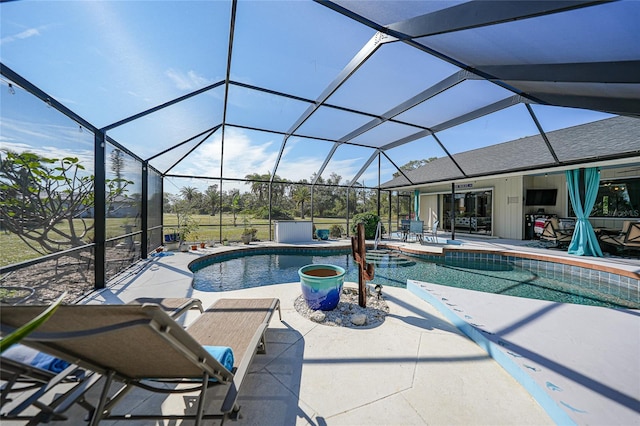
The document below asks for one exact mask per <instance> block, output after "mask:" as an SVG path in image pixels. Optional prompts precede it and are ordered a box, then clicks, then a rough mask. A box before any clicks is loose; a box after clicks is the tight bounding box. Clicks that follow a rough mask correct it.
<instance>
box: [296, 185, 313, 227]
mask: <svg viewBox="0 0 640 426" xmlns="http://www.w3.org/2000/svg"><path fill="white" fill-rule="evenodd" d="M291 198H292V199H293V201H294V202H295V203H296V206H300V216H301V218H302V219H304V203H305V202H306V201H310V200H311V191H309V187H308V186H296V188H295V189H294V190H293V191H291Z"/></svg>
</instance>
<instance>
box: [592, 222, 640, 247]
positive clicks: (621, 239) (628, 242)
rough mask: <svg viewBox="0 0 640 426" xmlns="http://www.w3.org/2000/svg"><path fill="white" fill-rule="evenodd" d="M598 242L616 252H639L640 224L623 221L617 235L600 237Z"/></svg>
mask: <svg viewBox="0 0 640 426" xmlns="http://www.w3.org/2000/svg"><path fill="white" fill-rule="evenodd" d="M600 241H601V242H602V243H604V244H608V245H610V246H612V247H614V248H615V249H616V250H617V251H621V252H625V251H633V250H637V251H640V222H630V221H625V223H624V225H623V227H622V231H621V232H620V234H618V235H602V236H600Z"/></svg>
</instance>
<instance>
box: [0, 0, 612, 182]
mask: <svg viewBox="0 0 640 426" xmlns="http://www.w3.org/2000/svg"><path fill="white" fill-rule="evenodd" d="M381 5H382V4H381ZM0 12H1V19H2V21H1V26H0V27H1V28H0V31H1V34H0V57H1V60H2V62H3V64H5V65H7V66H9V67H10V68H12V69H13V70H14V71H16V72H18V73H19V74H21V75H22V76H23V77H25V78H26V79H27V80H29V81H31V82H32V83H33V84H35V85H37V86H38V87H39V88H41V89H42V90H44V91H45V92H47V93H48V94H50V95H51V96H52V97H54V98H55V99H57V100H58V101H60V102H61V103H63V104H64V105H65V106H67V107H68V108H69V109H71V110H72V111H74V112H75V113H77V114H79V115H80V116H82V117H83V118H84V119H86V120H87V121H89V122H90V123H92V124H93V125H95V126H97V127H103V126H107V125H109V124H111V123H114V122H117V121H118V120H121V119H124V118H127V117H129V116H132V115H134V114H136V113H139V112H141V111H145V110H147V109H149V108H152V107H154V106H156V105H158V104H161V103H163V102H167V101H169V100H172V99H175V98H177V97H179V96H183V95H185V94H187V93H190V92H192V91H194V90H197V89H199V88H202V87H205V86H207V85H210V84H213V83H215V82H218V81H220V80H223V79H224V78H225V70H226V58H227V49H228V34H229V15H230V3H229V2H226V1H118V2H115V1H109V2H102V1H88V2H78V1H20V2H8V3H2V4H1V5H0ZM390 16H392V15H391V14H390ZM373 36H374V31H373V30H371V29H369V28H366V27H364V26H362V25H359V24H355V23H354V22H353V21H351V20H349V19H347V18H346V17H344V16H342V15H339V14H337V13H335V12H332V11H330V10H329V9H327V8H325V7H323V6H321V5H318V4H316V3H312V2H307V1H294V2H285V1H241V2H239V4H238V10H237V20H236V32H235V36H234V50H233V57H232V67H231V79H232V80H234V81H238V82H241V83H244V84H249V85H255V86H260V87H264V88H267V89H270V90H274V91H281V92H285V93H288V94H291V95H294V96H299V97H302V98H305V99H316V98H317V97H318V96H319V95H320V94H321V93H322V91H323V90H324V89H325V88H326V87H327V86H328V85H329V84H330V83H331V82H332V81H333V79H334V78H335V77H336V76H337V75H338V74H339V73H340V72H341V70H342V69H343V68H344V67H345V66H346V64H347V63H348V62H349V61H350V60H351V59H352V58H353V57H354V56H355V55H356V54H357V53H358V52H359V50H360V49H361V48H362V47H363V46H364V45H365V44H366V43H367V42H368V41H369V40H370V39H371V37H373ZM456 70H457V69H456V68H455V67H453V66H452V65H450V64H448V63H444V62H442V61H439V60H435V59H433V58H431V57H429V56H427V55H424V54H423V53H420V52H418V51H416V50H415V49H412V48H411V47H409V46H407V45H404V44H401V43H389V44H386V45H384V46H382V47H381V48H380V49H379V50H378V51H377V52H376V53H375V54H374V55H373V56H372V57H371V58H370V59H369V60H368V61H367V62H365V63H364V65H363V66H362V67H361V68H360V69H359V70H358V72H357V73H356V74H355V75H354V76H353V77H352V78H350V79H349V80H348V81H347V82H346V83H345V84H344V85H343V86H342V87H341V88H340V90H338V91H337V92H336V93H335V94H334V95H333V96H331V97H330V98H329V101H328V102H329V103H330V104H333V105H338V106H341V107H344V108H353V109H359V110H362V111H365V112H368V113H371V114H383V113H384V112H386V111H388V110H389V109H390V108H392V107H394V106H396V105H397V104H399V103H401V102H403V101H405V100H406V99H408V98H410V97H411V96H413V95H414V94H416V93H418V92H420V91H421V90H424V89H425V88H427V87H429V86H430V85H433V84H435V83H436V82H438V81H440V80H442V79H443V78H446V77H447V76H449V75H450V74H452V73H454V72H455V71H456ZM7 84H8V82H7V81H6V79H4V78H3V79H2V86H1V90H2V91H1V97H2V106H1V108H2V122H1V129H0V130H1V133H0V143H1V144H2V148H10V149H17V150H32V151H37V152H42V153H47V155H50V156H52V155H53V154H59V155H58V156H62V154H65V155H67V154H69V153H71V154H75V155H77V156H80V157H81V158H83V159H86V161H88V162H89V163H90V162H91V161H92V160H91V158H92V147H91V144H92V135H91V134H90V132H88V131H80V129H79V128H78V127H79V126H78V124H77V123H74V122H73V121H72V120H70V119H68V118H66V117H63V116H60V115H59V114H57V113H56V112H55V111H54V110H52V109H51V108H47V106H46V105H44V104H43V103H42V102H40V101H36V100H33V99H29V98H30V95H28V94H27V93H25V92H24V91H22V90H20V88H17V93H16V94H15V95H10V94H9V92H8V87H7ZM230 95H231V96H230V100H229V105H228V110H227V122H228V123H231V124H236V125H239V126H248V127H259V128H265V129H269V130H273V131H277V132H287V131H288V130H289V129H290V126H291V124H292V123H294V122H295V121H296V119H297V118H298V117H300V115H301V114H302V113H303V112H304V111H305V110H306V109H307V107H308V104H307V103H305V102H301V101H297V100H291V99H287V98H282V97H275V96H272V95H268V94H265V93H261V92H256V91H252V90H249V89H245V88H240V87H234V86H232V87H231V89H230ZM454 95H456V96H454ZM460 95H462V96H463V99H465V102H464V103H461V102H460ZM510 95H511V93H510V92H508V91H506V90H504V89H501V88H497V87H496V86H494V85H492V84H490V83H487V82H481V81H468V82H465V83H462V84H460V85H459V86H458V87H456V88H455V89H453V90H452V91H451V92H450V93H447V92H445V93H444V94H442V95H438V96H436V97H435V98H434V99H433V100H432V101H433V102H430V103H424V104H423V105H420V106H418V107H416V108H414V109H413V110H410V111H407V112H405V113H404V114H402V115H401V116H399V117H398V118H399V119H401V120H406V121H412V122H415V123H417V124H420V125H424V126H430V125H432V123H436V122H441V121H442V120H446V119H447V118H448V116H451V117H453V116H455V115H457V114H460V113H463V112H467V110H471V109H474V108H477V107H480V106H482V105H485V104H488V103H491V102H494V101H496V100H499V99H503V98H504V97H508V96H510ZM223 99H224V90H223V88H222V87H220V88H217V89H214V90H211V91H208V92H206V93H204V94H201V95H198V96H197V97H194V98H191V99H190V100H188V101H185V102H181V103H180V104H177V105H175V106H172V107H170V108H167V109H165V110H161V111H159V112H156V113H154V114H151V115H149V116H146V117H143V118H141V119H138V120H136V121H134V122H132V123H130V124H127V125H124V126H121V127H118V128H116V129H114V130H113V131H111V132H109V133H108V135H109V136H111V137H113V138H114V139H115V140H117V141H118V142H120V143H122V144H123V145H125V146H127V147H128V148H129V149H130V150H131V151H133V152H135V153H136V154H138V155H139V156H140V157H142V158H149V157H151V156H153V155H155V154H157V153H159V152H161V151H163V150H165V149H167V148H169V147H171V146H173V145H175V144H177V143H179V142H182V141H185V140H187V139H189V138H191V137H193V136H195V135H196V134H198V133H200V132H203V131H205V130H207V129H210V128H212V127H214V126H216V125H218V124H220V123H221V121H222V116H223ZM523 110H524V107H523V106H521V105H520V106H516V107H512V108H509V109H507V110H503V111H501V112H498V113H495V114H492V115H489V116H487V117H483V118H480V119H477V120H474V121H471V122H469V123H466V124H464V125H463V126H459V127H457V128H454V129H449V130H447V131H444V132H442V135H441V139H442V141H443V142H444V143H445V144H447V145H448V147H450V150H451V152H459V151H462V150H467V149H473V148H476V147H478V146H484V145H487V144H493V143H500V142H505V141H508V140H512V139H516V138H519V137H523V136H528V135H530V134H532V133H533V132H535V127H534V126H533V124H532V122H531V120H530V119H529V118H528V117H527V115H526V114H524V113H523ZM538 111H540V119H541V122H542V124H543V127H545V130H555V129H557V128H562V127H567V126H571V125H575V124H580V123H583V122H586V121H592V120H595V119H600V118H604V117H606V115H604V114H599V113H593V112H588V111H581V110H574V109H567V108H556V107H536V112H538ZM369 120H370V117H365V116H359V115H357V114H353V113H350V112H346V111H338V110H334V109H330V108H326V107H323V108H321V109H320V110H319V111H318V112H317V113H316V114H314V115H313V116H312V117H311V118H310V119H309V120H308V121H307V122H305V123H304V124H303V125H302V126H301V127H300V129H299V132H300V133H302V134H305V135H309V136H312V137H315V138H317V139H301V138H296V137H293V138H290V139H289V141H288V142H287V145H286V148H285V151H284V152H283V158H282V161H281V163H280V166H279V168H278V170H277V173H278V175H280V176H282V177H285V178H288V179H292V180H298V179H303V178H307V179H309V178H310V177H311V175H312V174H313V173H314V172H315V171H317V170H318V168H319V166H320V165H321V164H322V162H323V160H324V157H325V156H326V154H327V153H328V152H329V150H330V149H331V146H332V145H333V144H332V143H331V142H327V141H323V140H321V139H323V138H341V137H343V136H345V135H346V134H348V133H349V132H350V131H352V130H354V129H355V128H357V127H359V126H360V125H362V124H365V123H366V122H368V121H369ZM412 132H413V130H412V129H409V128H406V126H402V125H398V124H393V123H387V124H385V125H383V126H380V127H379V128H376V129H375V131H374V132H372V133H371V134H370V135H367V136H361V137H359V138H356V139H354V142H356V143H373V144H374V145H375V146H381V145H384V144H385V143H386V142H387V141H393V140H395V139H399V138H401V137H403V136H407V135H408V134H411V133H412ZM197 142H199V139H198V140H196V141H194V142H193V143H197ZM282 142H283V136H282V135H281V134H278V133H268V132H261V131H252V130H247V129H240V128H230V127H228V128H227V129H226V130H225V147H224V158H225V167H224V171H223V173H224V175H225V177H233V178H242V177H244V176H245V175H246V174H249V173H268V172H271V171H273V168H274V165H275V161H276V159H277V157H278V154H279V151H280V147H281V145H282ZM193 143H192V144H187V145H185V146H184V147H183V148H181V149H176V150H175V151H172V152H170V153H169V154H166V155H164V156H161V157H158V158H157V159H155V160H153V161H152V165H154V166H155V167H158V168H159V169H160V170H161V171H163V170H165V169H166V168H168V167H169V166H170V165H171V164H173V163H174V162H175V161H176V160H177V159H178V158H180V157H181V156H182V155H183V154H184V153H185V152H186V150H187V149H189V148H190V147H191V146H193ZM373 152H374V150H373V149H371V148H362V147H349V146H344V145H343V146H342V147H341V148H340V149H338V150H337V151H336V155H335V157H334V158H333V159H332V160H331V161H330V162H329V164H328V167H327V169H326V171H325V174H324V176H328V175H329V174H330V173H332V172H335V173H338V174H339V175H341V176H342V177H343V182H345V181H347V180H350V179H352V178H353V177H354V176H355V174H356V173H357V172H358V171H359V170H360V168H361V167H362V166H363V164H364V163H365V161H367V160H368V159H369V157H370V155H371V153H373ZM220 153H221V131H220V130H218V131H217V132H216V133H215V134H214V135H213V136H211V137H210V138H209V139H208V140H207V141H205V142H203V143H202V145H201V146H200V148H199V149H198V150H197V151H196V152H194V153H193V154H191V155H190V156H189V157H187V159H186V160H185V161H184V162H183V163H181V164H180V165H178V166H177V167H176V168H174V169H172V172H174V173H180V174H192V175H196V176H211V177H215V176H218V175H219V173H220ZM389 155H390V156H391V157H392V160H393V161H394V162H395V163H396V164H397V165H402V164H405V163H406V162H408V161H410V160H413V159H420V158H429V157H433V156H442V151H441V150H440V149H439V148H438V147H437V146H436V144H434V143H433V139H432V138H424V140H418V141H415V142H413V143H410V144H408V145H406V146H403V147H399V148H395V149H393V150H392V151H389ZM375 164H376V167H370V168H369V170H368V171H367V172H366V173H365V174H363V175H362V177H361V178H360V179H359V181H360V182H362V181H363V180H364V181H365V183H367V184H369V183H370V184H372V185H373V184H377V181H378V177H377V161H376V162H375ZM394 171H395V170H394V169H393V168H392V167H391V164H389V163H388V162H386V161H385V162H384V164H383V170H382V177H381V180H382V182H384V181H386V180H388V179H390V177H391V174H392V173H393V172H394ZM194 182H195V181H194Z"/></svg>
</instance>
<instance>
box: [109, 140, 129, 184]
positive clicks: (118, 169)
mask: <svg viewBox="0 0 640 426" xmlns="http://www.w3.org/2000/svg"><path fill="white" fill-rule="evenodd" d="M109 156H110V158H111V171H112V172H113V173H115V174H116V180H117V182H118V185H119V186H118V188H120V186H121V185H122V170H123V169H124V166H125V164H124V162H125V159H124V156H123V155H122V151H120V150H119V149H114V150H113V151H111V154H110V155H109Z"/></svg>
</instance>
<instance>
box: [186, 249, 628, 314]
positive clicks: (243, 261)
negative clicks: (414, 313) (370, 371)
mask: <svg viewBox="0 0 640 426" xmlns="http://www.w3.org/2000/svg"><path fill="white" fill-rule="evenodd" d="M367 261H368V262H370V263H373V264H374V265H375V266H376V268H375V278H374V279H373V281H372V283H375V284H382V285H383V286H393V287H402V288H404V287H406V282H407V279H415V280H420V281H427V282H431V283H435V284H440V285H448V286H452V287H459V288H466V289H471V290H477V291H483V292H488V293H496V294H504V295H510V296H517V297H526V298H532V299H542V300H550V301H554V302H561V303H577V304H582V305H592V306H604V307H612V308H619V307H624V308H634V309H638V308H640V303H638V300H637V298H635V300H634V297H628V295H629V292H627V294H622V293H621V291H619V290H616V289H617V288H618V287H616V286H610V285H606V286H605V285H603V284H602V281H601V280H600V279H599V278H598V277H596V279H591V280H590V279H588V278H589V277H587V279H584V277H580V279H579V280H575V279H573V278H572V276H571V275H568V274H564V273H561V272H560V273H559V272H558V270H557V268H550V269H548V270H546V269H545V270H540V269H539V268H533V267H531V265H528V264H527V262H517V261H514V259H512V258H510V257H506V256H500V257H499V258H498V257H497V256H492V257H491V258H489V257H487V256H486V255H485V256H484V257H479V258H477V259H476V258H475V257H471V258H465V257H460V256H440V257H439V258H436V257H434V256H422V255H415V256H414V255H407V254H403V253H399V252H393V251H386V250H379V251H378V250H369V251H367ZM311 263H330V264H334V265H338V266H341V267H343V268H345V269H346V270H347V273H346V275H345V280H346V281H354V282H357V281H358V269H357V265H356V264H355V262H354V261H353V258H352V257H351V251H350V250H328V251H323V250H310V249H305V250H299V251H296V250H291V249H282V250H269V251H267V252H260V251H256V250H251V251H248V252H242V251H241V252H235V253H228V254H225V255H223V256H213V257H211V258H203V259H201V260H199V261H196V262H194V263H193V264H192V265H191V268H192V270H193V271H194V281H193V286H194V288H196V289H197V290H201V291H228V290H237V289H241V288H252V287H259V286H266V285H271V284H280V283H288V282H299V281H300V279H299V277H298V269H300V268H301V267H302V266H304V265H308V264H311ZM552 265H553V264H552ZM561 271H562V270H561Z"/></svg>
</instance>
